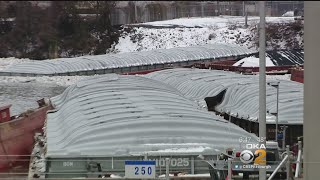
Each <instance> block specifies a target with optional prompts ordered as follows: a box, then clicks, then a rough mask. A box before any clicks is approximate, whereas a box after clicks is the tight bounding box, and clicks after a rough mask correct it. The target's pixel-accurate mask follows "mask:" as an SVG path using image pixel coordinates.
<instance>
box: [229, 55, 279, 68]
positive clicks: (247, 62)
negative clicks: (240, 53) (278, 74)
mask: <svg viewBox="0 0 320 180" xmlns="http://www.w3.org/2000/svg"><path fill="white" fill-rule="evenodd" d="M232 66H241V67H259V58H256V57H253V56H250V57H246V58H243V59H241V60H239V61H237V62H236V63H234V64H233V65H232ZM266 66H274V64H273V62H272V61H271V60H270V58H269V57H266Z"/></svg>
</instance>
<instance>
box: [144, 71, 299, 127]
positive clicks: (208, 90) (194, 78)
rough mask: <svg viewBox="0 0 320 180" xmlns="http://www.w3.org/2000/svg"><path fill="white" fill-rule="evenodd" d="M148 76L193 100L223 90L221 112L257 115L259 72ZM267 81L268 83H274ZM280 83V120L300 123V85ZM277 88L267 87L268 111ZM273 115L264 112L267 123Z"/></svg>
mask: <svg viewBox="0 0 320 180" xmlns="http://www.w3.org/2000/svg"><path fill="white" fill-rule="evenodd" d="M145 77H148V78H150V79H154V80H158V81H161V82H164V83H166V84H168V85H170V86H172V87H174V88H176V89H177V90H179V91H180V92H181V93H182V94H183V95H184V96H185V97H187V98H189V99H192V100H194V101H200V102H201V101H202V102H203V101H204V99H205V98H206V97H213V96H216V95H218V94H219V93H221V92H222V91H223V90H226V94H225V95H224V98H223V101H222V103H221V104H219V105H218V106H217V107H216V110H218V111H220V112H226V113H229V111H231V114H232V115H233V116H237V115H238V117H239V118H241V117H242V118H243V119H246V120H250V121H256V120H257V118H258V117H259V114H258V113H259V105H258V102H259V78H258V75H256V76H255V75H250V76H246V75H241V74H236V73H233V72H227V71H217V70H208V69H187V68H179V69H169V70H163V71H157V72H153V73H149V74H147V75H145ZM274 81H275V80H268V81H267V82H274ZM277 81H279V82H280V85H279V123H280V124H302V123H303V84H301V83H297V82H294V81H289V80H283V79H278V80H277ZM276 95H277V91H276V88H274V87H271V86H267V110H269V112H270V113H275V112H276V103H277V101H276ZM275 119H276V117H275V116H274V115H271V114H268V115H267V123H268V124H274V123H275Z"/></svg>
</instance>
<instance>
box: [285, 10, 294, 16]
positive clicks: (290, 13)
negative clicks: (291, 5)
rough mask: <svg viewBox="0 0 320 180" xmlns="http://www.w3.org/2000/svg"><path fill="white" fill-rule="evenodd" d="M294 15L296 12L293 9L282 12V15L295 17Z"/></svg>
mask: <svg viewBox="0 0 320 180" xmlns="http://www.w3.org/2000/svg"><path fill="white" fill-rule="evenodd" d="M293 16H294V12H293V11H288V12H286V13H284V14H282V17H293Z"/></svg>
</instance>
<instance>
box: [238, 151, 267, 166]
mask: <svg viewBox="0 0 320 180" xmlns="http://www.w3.org/2000/svg"><path fill="white" fill-rule="evenodd" d="M266 155H267V153H266V151H265V150H264V149H258V150H256V151H255V152H254V154H253V153H252V152H251V151H250V150H244V151H242V152H241V154H240V160H241V162H243V163H245V164H249V163H251V162H252V161H253V160H254V162H253V163H254V164H255V165H265V164H266V160H265V159H264V158H265V157H266ZM255 156H257V157H256V158H255Z"/></svg>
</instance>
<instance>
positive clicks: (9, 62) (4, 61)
mask: <svg viewBox="0 0 320 180" xmlns="http://www.w3.org/2000/svg"><path fill="white" fill-rule="evenodd" d="M32 61H34V60H30V59H19V58H14V57H10V58H0V71H1V70H4V69H6V68H9V67H10V66H14V65H16V64H20V63H22V62H32Z"/></svg>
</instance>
